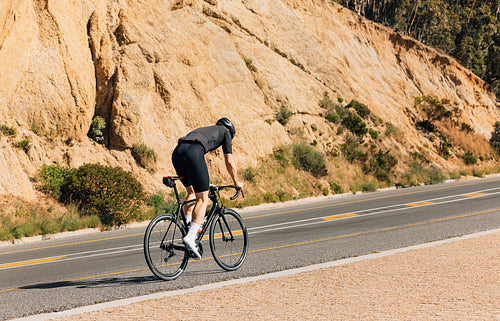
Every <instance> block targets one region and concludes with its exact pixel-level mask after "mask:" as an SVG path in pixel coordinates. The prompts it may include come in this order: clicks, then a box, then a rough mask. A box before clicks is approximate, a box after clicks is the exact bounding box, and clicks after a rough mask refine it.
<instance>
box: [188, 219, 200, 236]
mask: <svg viewBox="0 0 500 321" xmlns="http://www.w3.org/2000/svg"><path fill="white" fill-rule="evenodd" d="M199 228H200V226H199V225H198V224H196V223H195V222H191V225H190V226H189V231H188V233H187V235H186V236H188V237H189V238H190V239H192V240H195V239H196V234H197V233H198V229H199Z"/></svg>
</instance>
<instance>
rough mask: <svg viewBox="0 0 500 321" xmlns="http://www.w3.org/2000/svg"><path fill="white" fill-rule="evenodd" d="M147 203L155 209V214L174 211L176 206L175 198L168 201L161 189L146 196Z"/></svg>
mask: <svg viewBox="0 0 500 321" xmlns="http://www.w3.org/2000/svg"><path fill="white" fill-rule="evenodd" d="M146 205H148V206H151V207H152V208H153V209H154V210H153V216H156V215H158V214H161V213H169V212H172V211H173V210H174V208H175V202H174V201H173V200H170V201H166V200H165V198H164V197H163V194H162V193H161V192H160V191H158V192H156V193H154V194H151V195H149V196H148V197H147V198H146Z"/></svg>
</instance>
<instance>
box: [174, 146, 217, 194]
mask: <svg viewBox="0 0 500 321" xmlns="http://www.w3.org/2000/svg"><path fill="white" fill-rule="evenodd" d="M172 164H173V165H174V168H175V171H176V172H177V175H178V176H179V177H181V182H182V184H183V185H184V186H185V187H187V186H193V189H194V191H195V193H201V192H206V191H208V188H209V184H210V178H209V176H208V168H207V163H206V162H205V149H204V148H203V146H201V145H200V144H197V143H181V144H179V145H177V147H176V148H175V149H174V152H173V153H172Z"/></svg>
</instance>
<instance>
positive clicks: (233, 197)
mask: <svg viewBox="0 0 500 321" xmlns="http://www.w3.org/2000/svg"><path fill="white" fill-rule="evenodd" d="M235 189H236V194H234V195H233V196H231V197H230V198H229V199H230V200H231V201H233V200H235V199H236V198H237V197H238V196H239V195H240V192H241V196H242V197H243V198H244V197H245V194H243V190H242V189H241V188H237V187H235Z"/></svg>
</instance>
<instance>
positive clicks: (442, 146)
mask: <svg viewBox="0 0 500 321" xmlns="http://www.w3.org/2000/svg"><path fill="white" fill-rule="evenodd" d="M450 147H451V144H450V143H449V142H447V141H446V140H443V141H440V142H439V147H438V154H439V155H441V157H443V158H444V159H448V156H450Z"/></svg>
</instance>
